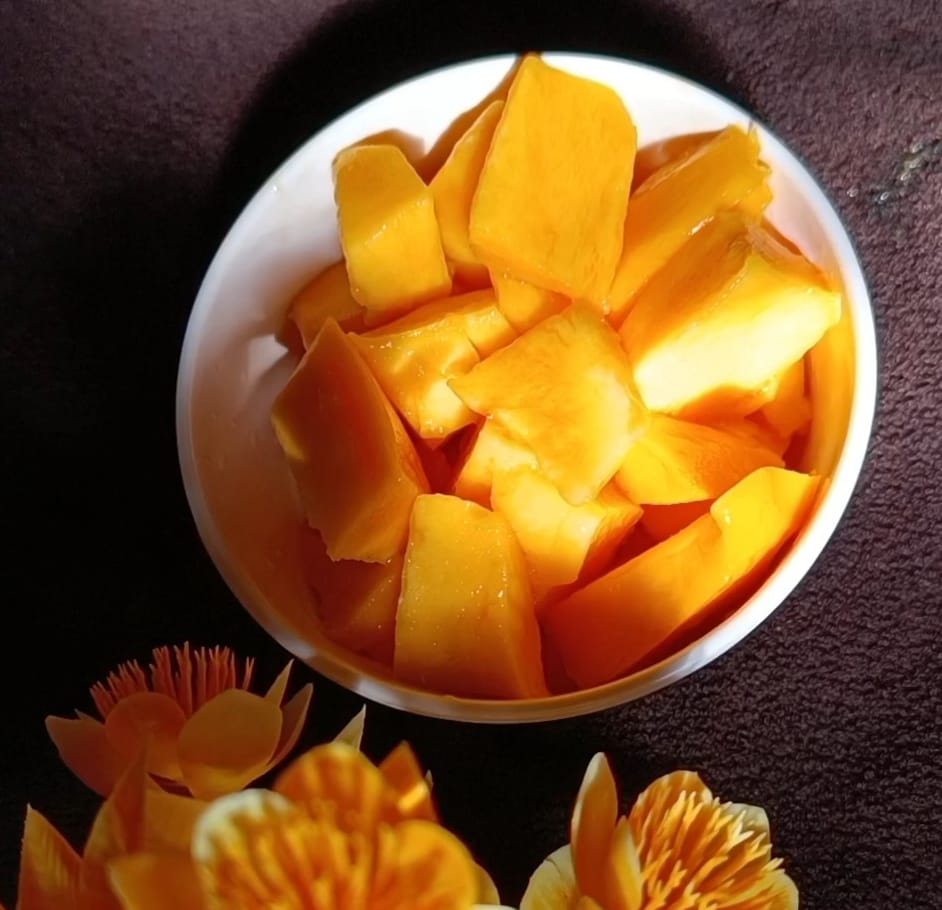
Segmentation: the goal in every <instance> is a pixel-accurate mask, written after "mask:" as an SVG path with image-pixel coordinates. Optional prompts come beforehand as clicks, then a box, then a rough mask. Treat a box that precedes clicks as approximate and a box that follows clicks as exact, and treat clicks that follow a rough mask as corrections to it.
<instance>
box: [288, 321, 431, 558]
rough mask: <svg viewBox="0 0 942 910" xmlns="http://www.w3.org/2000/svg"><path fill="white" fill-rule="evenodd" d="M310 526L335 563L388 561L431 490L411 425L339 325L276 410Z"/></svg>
mask: <svg viewBox="0 0 942 910" xmlns="http://www.w3.org/2000/svg"><path fill="white" fill-rule="evenodd" d="M272 424H273V426H274V429H275V434H276V435H277V437H278V442H279V443H280V444H281V447H282V449H283V450H284V453H285V456H286V458H287V460H288V464H289V466H290V468H291V471H292V473H293V475H294V479H295V481H296V483H297V487H298V492H299V494H300V498H301V503H302V506H303V508H304V513H305V516H306V518H307V522H308V524H309V525H310V526H311V527H312V528H313V529H314V530H316V531H319V532H320V533H321V535H322V536H323V538H324V542H325V544H326V545H327V552H328V554H329V555H330V558H331V559H362V560H366V561H367V562H386V561H387V560H388V559H390V558H391V557H392V556H394V555H395V554H396V553H398V552H401V551H402V549H403V547H404V546H405V541H406V532H407V529H408V525H409V515H410V513H411V511H412V504H413V502H414V501H415V497H416V496H417V495H418V494H419V493H424V492H427V490H428V482H427V480H426V479H425V475H424V473H423V471H422V466H421V463H420V461H419V457H418V455H417V454H416V451H415V448H414V446H413V445H412V442H411V440H410V439H409V436H408V434H407V433H406V430H405V427H404V426H403V425H402V422H401V421H400V419H399V416H398V415H397V414H396V412H395V411H394V410H393V408H392V405H391V404H390V403H389V401H388V400H387V399H386V396H385V395H384V394H383V391H382V389H381V388H380V387H379V383H377V381H376V379H375V378H374V377H373V374H372V373H371V372H370V370H369V368H368V367H367V365H366V363H365V362H364V361H363V359H362V358H361V357H360V355H359V354H358V353H357V352H356V350H355V349H354V347H353V344H352V343H351V341H350V339H349V337H348V336H346V335H345V334H344V333H343V330H342V329H341V328H340V326H339V325H337V322H336V320H334V319H328V320H327V322H325V323H324V327H323V328H322V329H321V331H320V333H319V334H318V336H317V338H316V339H315V341H314V343H313V344H312V345H311V347H310V349H309V350H308V352H307V353H306V354H305V355H304V358H303V359H302V360H301V363H300V364H299V365H298V367H297V369H296V370H295V371H294V373H293V374H292V376H291V379H290V380H289V381H288V383H287V385H286V386H285V387H284V389H283V390H282V391H281V393H280V394H279V395H278V397H277V399H276V400H275V404H274V406H273V408H272Z"/></svg>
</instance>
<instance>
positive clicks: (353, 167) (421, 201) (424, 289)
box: [334, 145, 451, 325]
mask: <svg viewBox="0 0 942 910" xmlns="http://www.w3.org/2000/svg"><path fill="white" fill-rule="evenodd" d="M334 195H335V198H336V200H337V218H338V222H339V227H340V242H341V245H342V247H343V253H344V259H345V260H346V263H347V274H348V275H349V277H350V290H351V292H352V294H353V296H354V298H355V299H356V300H357V302H358V303H360V304H361V305H362V306H363V307H364V308H365V309H366V321H367V324H369V325H375V324H377V323H379V322H385V321H387V320H389V319H391V318H393V317H395V316H397V315H401V314H402V313H404V312H407V311H408V310H411V309H412V308H413V307H415V306H417V305H418V304H420V303H424V302H425V301H428V300H433V299H435V298H437V297H444V296H446V295H447V294H448V293H449V292H450V291H451V273H450V272H449V271H448V264H447V263H446V262H445V254H444V251H443V250H442V239H441V233H440V232H439V229H438V220H437V219H436V217H435V203H434V200H433V199H432V191H431V190H430V189H429V188H428V187H427V186H426V185H425V184H424V183H423V182H422V178H421V177H419V175H418V174H417V173H416V172H415V169H414V168H413V167H412V165H411V164H409V162H408V160H407V159H406V156H405V155H404V154H403V153H402V152H401V151H400V150H399V149H398V148H397V147H396V146H394V145H358V146H353V147H351V148H348V149H344V150H343V151H342V152H340V154H338V155H337V157H336V159H335V160H334Z"/></svg>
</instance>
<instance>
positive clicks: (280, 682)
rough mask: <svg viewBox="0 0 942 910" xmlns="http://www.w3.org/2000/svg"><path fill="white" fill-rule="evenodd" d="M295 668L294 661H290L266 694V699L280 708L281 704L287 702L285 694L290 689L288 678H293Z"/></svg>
mask: <svg viewBox="0 0 942 910" xmlns="http://www.w3.org/2000/svg"><path fill="white" fill-rule="evenodd" d="M293 666H294V661H293V660H289V661H288V663H287V664H286V665H285V668H284V670H282V671H281V672H280V673H279V674H278V676H277V677H275V681H274V682H273V683H272V684H271V686H269V688H268V691H267V692H266V693H265V699H266V700H267V701H270V702H272V703H273V704H276V705H278V707H281V703H282V702H283V701H284V700H285V692H286V691H287V689H288V677H290V676H291V668H292V667H293Z"/></svg>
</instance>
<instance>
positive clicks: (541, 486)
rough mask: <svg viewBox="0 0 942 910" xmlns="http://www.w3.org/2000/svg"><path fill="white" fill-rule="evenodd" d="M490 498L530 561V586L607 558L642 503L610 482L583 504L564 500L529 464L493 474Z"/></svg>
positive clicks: (559, 580) (572, 576)
mask: <svg viewBox="0 0 942 910" xmlns="http://www.w3.org/2000/svg"><path fill="white" fill-rule="evenodd" d="M491 504H492V505H493V507H494V511H495V512H500V513H501V514H502V515H504V517H505V518H506V519H507V520H508V521H509V522H510V527H511V528H512V529H513V532H514V534H515V535H516V537H517V540H518V541H519V542H520V546H521V547H522V548H523V553H524V555H525V556H526V558H527V563H528V564H529V566H530V573H531V575H530V578H531V581H532V583H533V587H534V589H543V588H550V587H555V586H557V585H565V584H569V582H572V581H575V580H576V579H577V578H578V577H579V575H580V573H581V572H582V570H583V567H584V566H585V567H586V571H587V572H590V573H591V572H592V571H593V570H594V569H595V567H596V566H602V565H604V564H606V563H607V562H608V560H609V559H610V558H611V556H612V554H613V553H614V552H615V549H616V548H617V547H618V545H619V544H620V543H621V541H622V539H623V538H624V536H625V535H626V534H627V533H628V532H629V531H630V530H631V528H632V527H633V526H634V524H635V522H636V521H637V520H638V519H639V518H640V517H641V509H639V508H638V506H636V505H635V504H634V503H633V502H631V501H630V500H629V499H627V498H626V497H625V496H624V495H623V494H622V493H621V492H620V491H619V490H618V489H617V488H616V487H615V486H614V485H613V484H609V485H608V486H607V487H605V488H604V489H603V490H602V492H601V493H599V495H598V497H597V498H596V499H593V500H592V501H591V502H587V503H586V504H585V505H581V506H574V505H571V504H570V503H568V502H566V500H565V499H563V497H562V496H561V495H560V493H559V491H558V490H557V489H556V487H554V486H553V485H552V484H551V483H550V482H549V481H548V480H547V479H546V478H545V477H543V475H542V474H541V473H540V472H539V471H538V470H536V469H535V468H532V467H526V466H524V467H520V468H516V469H514V470H511V471H504V470H498V471H497V472H496V473H495V475H494V486H493V489H492V491H491Z"/></svg>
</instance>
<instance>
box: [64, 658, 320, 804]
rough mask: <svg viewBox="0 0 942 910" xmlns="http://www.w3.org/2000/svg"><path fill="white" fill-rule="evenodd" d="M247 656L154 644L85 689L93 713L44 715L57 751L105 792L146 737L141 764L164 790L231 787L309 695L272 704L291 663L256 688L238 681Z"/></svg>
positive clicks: (285, 739)
mask: <svg viewBox="0 0 942 910" xmlns="http://www.w3.org/2000/svg"><path fill="white" fill-rule="evenodd" d="M252 671H253V661H252V660H246V661H244V662H243V663H241V665H240V661H239V660H238V659H237V658H236V657H235V655H234V654H233V653H232V651H230V650H229V649H228V648H219V647H217V648H209V649H207V648H196V649H195V650H191V649H190V646H189V645H188V644H184V645H183V647H180V648H174V649H173V651H172V652H171V650H170V649H169V648H157V649H156V650H155V651H154V652H153V660H152V662H151V664H150V666H149V667H148V668H147V670H144V669H143V668H142V667H141V666H140V664H138V663H137V661H130V662H128V663H125V664H122V665H121V666H120V667H118V669H117V670H115V671H113V672H112V673H110V674H109V675H108V678H107V679H106V680H105V681H104V682H99V683H96V684H95V685H94V686H92V689H91V694H92V699H93V701H94V702H95V707H96V709H97V710H98V713H99V715H100V717H101V720H97V719H95V718H94V717H91V716H89V715H87V714H83V713H81V712H76V714H77V717H76V718H75V719H72V718H65V717H47V718H46V729H47V730H48V732H49V736H50V737H51V739H52V741H53V742H54V743H55V745H56V748H57V749H58V750H59V754H60V756H61V757H62V760H63V761H64V762H65V763H66V765H68V767H69V768H71V770H72V771H73V773H75V775H76V776H77V777H79V778H80V779H81V780H82V781H84V783H86V784H87V785H88V786H89V787H91V788H92V789H93V790H95V791H96V792H97V793H99V794H101V795H102V796H107V795H108V794H109V793H110V792H111V790H112V789H113V787H114V786H115V783H116V781H117V780H118V778H119V777H120V775H121V773H122V772H123V771H124V770H125V769H126V768H127V767H128V765H129V764H130V762H131V761H133V760H134V758H135V756H137V755H138V754H139V753H140V751H141V748H142V746H143V744H144V742H145V741H146V742H147V755H148V759H147V770H148V771H149V772H150V774H151V775H153V776H154V778H155V779H157V780H158V781H159V782H160V783H161V784H162V785H163V786H165V787H166V788H167V789H171V790H179V791H183V790H188V791H189V792H190V793H192V794H193V795H194V796H198V797H201V798H205V799H212V798H214V797H216V796H220V795H222V794H225V793H231V792H233V791H236V790H240V789H241V788H242V787H245V786H246V785H247V784H249V783H251V782H252V781H253V780H255V779H256V778H258V777H260V776H261V775H262V774H264V773H265V772H266V771H268V770H270V769H271V768H273V767H274V766H275V765H276V764H278V763H279V762H280V761H281V760H282V759H283V758H284V757H285V756H286V755H287V754H288V753H289V752H290V751H291V749H292V748H293V747H294V745H295V743H296V742H297V740H298V736H299V735H300V733H301V728H302V727H303V725H304V720H305V717H306V716H307V710H308V706H309V704H310V701H311V686H310V684H308V685H306V686H304V687H303V688H302V689H301V690H300V691H299V692H298V693H297V694H296V695H295V696H294V697H293V698H292V699H291V700H290V701H288V702H287V703H286V704H284V705H282V701H283V699H284V695H285V689H286V688H287V685H288V675H289V673H290V671H291V663H289V664H288V665H287V666H286V667H285V669H284V670H283V671H282V672H281V674H280V675H279V676H278V678H277V679H276V680H275V682H274V683H273V684H272V686H271V688H270V689H269V690H268V692H267V693H266V694H265V695H264V696H260V695H255V694H253V693H252V692H249V691H248V689H249V687H250V685H251V682H252Z"/></svg>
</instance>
